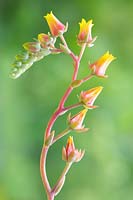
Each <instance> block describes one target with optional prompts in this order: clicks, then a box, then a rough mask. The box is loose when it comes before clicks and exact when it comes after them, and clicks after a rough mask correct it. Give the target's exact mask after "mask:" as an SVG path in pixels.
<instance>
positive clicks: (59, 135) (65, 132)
mask: <svg viewBox="0 0 133 200" xmlns="http://www.w3.org/2000/svg"><path fill="white" fill-rule="evenodd" d="M70 131H71V129H69V128H67V129H65V130H64V131H62V132H61V133H59V134H58V135H57V136H56V137H55V138H54V139H53V142H52V144H54V143H55V142H57V141H58V140H59V139H61V138H62V137H64V136H65V135H67V134H68V133H69V132H70Z"/></svg>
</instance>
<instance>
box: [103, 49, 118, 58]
mask: <svg viewBox="0 0 133 200" xmlns="http://www.w3.org/2000/svg"><path fill="white" fill-rule="evenodd" d="M104 56H105V57H107V58H110V60H115V59H117V58H116V57H115V56H113V55H112V54H110V53H109V51H107V52H106V53H105V54H104Z"/></svg>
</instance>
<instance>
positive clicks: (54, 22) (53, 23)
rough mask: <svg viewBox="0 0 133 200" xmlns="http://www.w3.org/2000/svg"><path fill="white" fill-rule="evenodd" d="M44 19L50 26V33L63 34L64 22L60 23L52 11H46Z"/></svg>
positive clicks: (54, 34)
mask: <svg viewBox="0 0 133 200" xmlns="http://www.w3.org/2000/svg"><path fill="white" fill-rule="evenodd" d="M44 18H45V19H46V21H47V23H48V26H49V28H50V31H51V34H52V35H53V36H55V37H57V36H59V35H60V34H63V33H64V32H65V31H66V27H65V25H64V24H62V23H61V22H60V21H59V20H58V19H57V18H56V17H55V16H54V15H53V13H52V11H51V12H50V13H48V14H47V15H46V16H44Z"/></svg>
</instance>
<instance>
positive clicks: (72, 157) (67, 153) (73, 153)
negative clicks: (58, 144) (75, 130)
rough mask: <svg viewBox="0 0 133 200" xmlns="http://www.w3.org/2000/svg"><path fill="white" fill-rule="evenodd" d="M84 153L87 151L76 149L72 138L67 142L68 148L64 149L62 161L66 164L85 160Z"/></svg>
mask: <svg viewBox="0 0 133 200" xmlns="http://www.w3.org/2000/svg"><path fill="white" fill-rule="evenodd" d="M84 153H85V151H81V150H79V151H78V149H75V145H74V142H73V137H71V136H70V137H69V138H68V140H67V144H66V147H63V149H62V159H63V160H64V161H66V162H79V161H80V160H81V159H82V158H83V156H84Z"/></svg>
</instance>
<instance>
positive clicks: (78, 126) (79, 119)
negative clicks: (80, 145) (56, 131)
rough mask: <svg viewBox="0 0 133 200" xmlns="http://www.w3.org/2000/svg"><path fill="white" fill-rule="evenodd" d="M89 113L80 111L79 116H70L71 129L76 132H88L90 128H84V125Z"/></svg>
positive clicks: (85, 110)
mask: <svg viewBox="0 0 133 200" xmlns="http://www.w3.org/2000/svg"><path fill="white" fill-rule="evenodd" d="M87 111H88V109H84V110H82V111H80V112H79V113H78V114H76V115H74V116H73V117H71V116H70V115H69V116H68V124H69V127H70V128H71V129H73V130H76V131H87V130H88V128H84V126H83V125H82V123H83V121H84V118H85V115H86V113H87Z"/></svg>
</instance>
